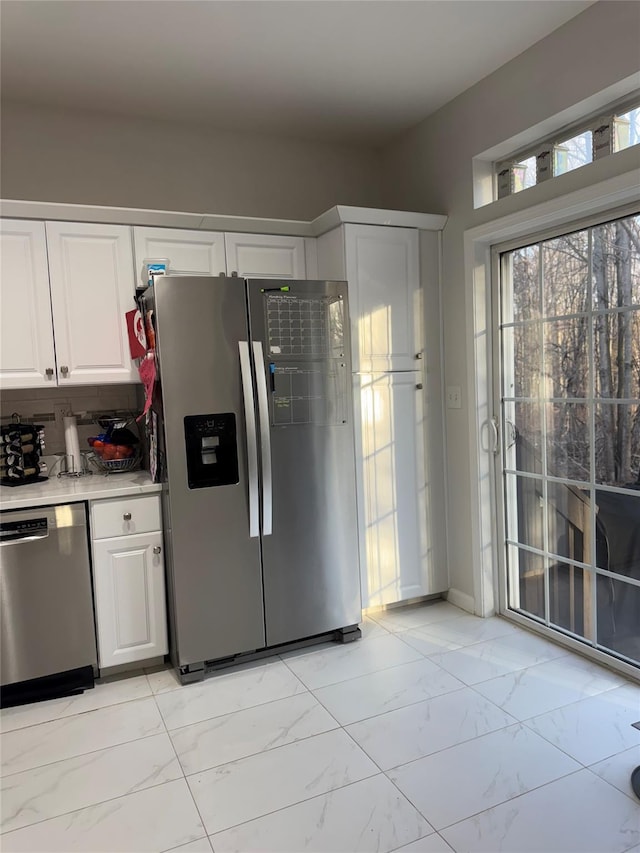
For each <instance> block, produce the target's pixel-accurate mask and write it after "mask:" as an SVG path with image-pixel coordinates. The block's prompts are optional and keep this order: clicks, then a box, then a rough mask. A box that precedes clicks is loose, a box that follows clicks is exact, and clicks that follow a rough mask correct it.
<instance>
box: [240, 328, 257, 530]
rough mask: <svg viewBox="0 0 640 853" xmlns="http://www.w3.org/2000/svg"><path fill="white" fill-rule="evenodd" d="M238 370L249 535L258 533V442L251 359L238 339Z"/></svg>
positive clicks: (244, 345) (246, 349) (247, 346)
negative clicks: (241, 397) (244, 446)
mask: <svg viewBox="0 0 640 853" xmlns="http://www.w3.org/2000/svg"><path fill="white" fill-rule="evenodd" d="M238 349H239V351H240V372H241V375H242V394H243V398H244V418H245V423H246V425H247V468H248V475H249V536H250V537H251V538H252V539H253V538H255V537H257V536H259V535H260V500H259V491H258V444H257V441H256V412H255V408H254V403H253V380H252V378H251V359H250V357H249V344H248V343H247V341H238Z"/></svg>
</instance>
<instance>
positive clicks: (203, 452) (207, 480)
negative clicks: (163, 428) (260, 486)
mask: <svg viewBox="0 0 640 853" xmlns="http://www.w3.org/2000/svg"><path fill="white" fill-rule="evenodd" d="M184 438H185V449H186V452H187V479H188V482H189V488H190V489H205V488H209V487H211V486H229V485H235V484H236V483H238V482H239V475H238V446H237V437H236V416H235V414H234V413H233V412H228V413H225V414H212V415H187V417H185V419H184Z"/></svg>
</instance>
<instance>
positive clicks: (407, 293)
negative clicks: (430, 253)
mask: <svg viewBox="0 0 640 853" xmlns="http://www.w3.org/2000/svg"><path fill="white" fill-rule="evenodd" d="M343 227H344V252H345V263H346V274H347V280H348V282H349V303H350V309H351V318H352V355H353V369H354V370H355V371H365V372H366V371H378V370H382V371H386V370H416V369H417V368H418V367H419V364H418V363H417V358H418V356H417V352H418V349H419V347H420V343H419V342H420V340H421V338H420V328H421V326H420V324H421V318H422V310H423V308H422V303H421V289H420V277H419V257H420V247H419V236H418V231H416V230H415V229H413V228H391V227H384V226H377V225H345V226H343Z"/></svg>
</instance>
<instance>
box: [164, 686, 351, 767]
mask: <svg viewBox="0 0 640 853" xmlns="http://www.w3.org/2000/svg"><path fill="white" fill-rule="evenodd" d="M298 695H299V694H298ZM341 728H342V726H341V725H340V723H337V722H336V724H335V726H334V727H333V728H331V729H325V730H324V731H322V732H315V734H311V735H305V736H304V737H301V738H296V740H291V741H288V742H287V743H281V744H278V745H277V746H272V747H267V748H266V749H261V750H258V752H251V753H249V754H247V755H239V756H238V758H232V759H231V761H223V762H222V764H213V765H212V766H211V767H203V768H202V769H201V770H194V771H193V772H192V773H187V772H186V770H184V767H182V762H180V766H181V767H182V769H183V772H184V776H185V779H190V778H192V777H193V776H199V775H201V774H202V773H208V772H209V771H210V770H219V769H220V768H222V767H228V766H229V765H230V764H237V763H238V762H239V761H244V760H245V759H247V758H255V757H256V756H258V755H266V754H267V753H270V752H275V751H276V750H278V749H284V747H286V746H294V745H295V744H298V743H304V741H307V740H311V739H312V738H316V737H321V736H322V735H327V734H330V733H331V732H336V731H338V730H339V729H341ZM178 761H180V758H179V757H178Z"/></svg>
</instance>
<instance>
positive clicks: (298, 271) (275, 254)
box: [224, 234, 306, 279]
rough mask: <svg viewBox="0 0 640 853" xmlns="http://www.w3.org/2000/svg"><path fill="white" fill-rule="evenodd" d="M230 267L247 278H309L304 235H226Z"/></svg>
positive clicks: (228, 264)
mask: <svg viewBox="0 0 640 853" xmlns="http://www.w3.org/2000/svg"><path fill="white" fill-rule="evenodd" d="M224 243H225V249H226V253H227V270H228V272H229V274H231V273H232V272H237V273H238V275H239V276H241V277H246V278H291V279H303V278H306V266H305V261H304V238H303V237H282V236H280V235H279V234H225V235H224Z"/></svg>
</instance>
